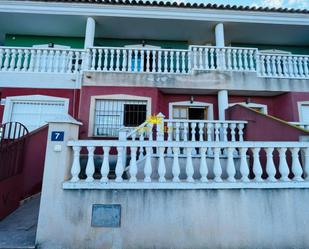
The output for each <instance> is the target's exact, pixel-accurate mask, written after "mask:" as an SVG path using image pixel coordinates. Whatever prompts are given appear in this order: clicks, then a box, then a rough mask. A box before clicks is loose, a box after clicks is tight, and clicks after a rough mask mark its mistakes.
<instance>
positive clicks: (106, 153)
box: [101, 146, 110, 182]
mask: <svg viewBox="0 0 309 249" xmlns="http://www.w3.org/2000/svg"><path fill="white" fill-rule="evenodd" d="M109 151H110V147H107V146H104V147H103V162H102V166H101V182H107V181H108V174H109Z"/></svg>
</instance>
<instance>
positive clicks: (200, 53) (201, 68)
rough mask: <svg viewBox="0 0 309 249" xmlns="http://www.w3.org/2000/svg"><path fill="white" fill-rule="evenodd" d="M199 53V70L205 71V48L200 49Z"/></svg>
mask: <svg viewBox="0 0 309 249" xmlns="http://www.w3.org/2000/svg"><path fill="white" fill-rule="evenodd" d="M198 53H199V69H200V70H203V69H204V68H203V48H199V49H198Z"/></svg>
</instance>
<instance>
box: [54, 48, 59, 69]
mask: <svg viewBox="0 0 309 249" xmlns="http://www.w3.org/2000/svg"><path fill="white" fill-rule="evenodd" d="M54 61H55V64H54V70H53V72H54V73H58V72H59V62H60V51H59V50H56V52H55V59H54Z"/></svg>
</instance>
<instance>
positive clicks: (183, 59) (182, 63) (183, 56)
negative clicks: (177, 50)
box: [181, 51, 187, 73]
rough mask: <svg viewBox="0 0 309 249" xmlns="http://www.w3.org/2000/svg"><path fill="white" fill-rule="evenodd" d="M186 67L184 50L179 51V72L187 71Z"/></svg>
mask: <svg viewBox="0 0 309 249" xmlns="http://www.w3.org/2000/svg"><path fill="white" fill-rule="evenodd" d="M186 70H187V67H186V52H184V51H183V52H181V72H182V73H186V72H187V71H186Z"/></svg>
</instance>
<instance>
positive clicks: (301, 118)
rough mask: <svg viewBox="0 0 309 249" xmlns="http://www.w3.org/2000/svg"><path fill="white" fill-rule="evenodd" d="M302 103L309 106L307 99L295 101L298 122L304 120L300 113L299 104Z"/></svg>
mask: <svg viewBox="0 0 309 249" xmlns="http://www.w3.org/2000/svg"><path fill="white" fill-rule="evenodd" d="M302 105H308V106H309V100H308V101H297V109H298V117H299V122H304V119H303V116H302V113H301V106H302Z"/></svg>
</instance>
